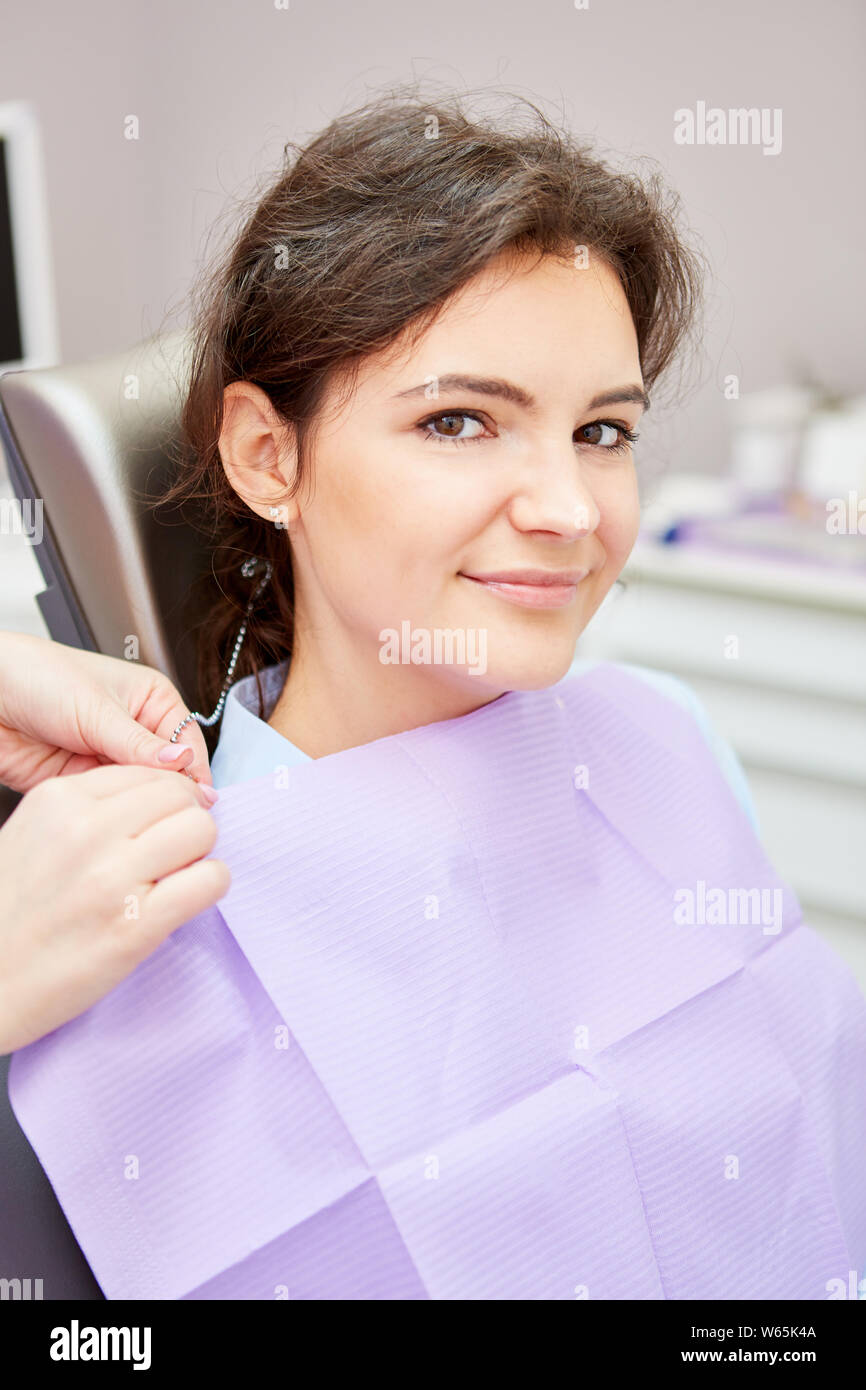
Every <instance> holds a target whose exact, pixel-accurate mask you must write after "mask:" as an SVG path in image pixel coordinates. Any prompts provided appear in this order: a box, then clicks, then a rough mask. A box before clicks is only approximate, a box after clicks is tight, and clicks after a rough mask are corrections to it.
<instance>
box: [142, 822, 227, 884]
mask: <svg viewBox="0 0 866 1390" xmlns="http://www.w3.org/2000/svg"><path fill="white" fill-rule="evenodd" d="M216 841H217V824H216V821H215V820H214V818H213V816H212V815H210V813H209V812H208V811H205V810H203V809H202V808H201V806H186V807H184V808H183V809H182V810H179V811H176V812H175V813H174V814H173V815H170V816H165V817H163V819H162V820H159V821H156V822H155V823H154V824H153V825H151V826H149V827H148V829H147V830H143V831H142V833H141V834H140V835H137V836H136V837H135V838H134V839H133V840H132V841H131V842H130V845H131V855H132V865H133V870H134V873H135V876H136V878H137V879H139V880H140V881H141V882H142V883H155V882H156V881H157V879H161V878H164V877H165V875H166V874H173V873H176V872H177V870H178V869H184V868H186V866H187V865H188V864H193V863H195V861H196V860H197V859H202V858H203V857H204V856H205V855H206V854H210V852H211V850H212V849H213V847H214V845H215V844H216Z"/></svg>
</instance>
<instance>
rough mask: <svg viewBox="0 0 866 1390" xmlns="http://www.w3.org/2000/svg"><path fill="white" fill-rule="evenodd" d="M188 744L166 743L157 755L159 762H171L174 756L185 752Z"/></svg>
mask: <svg viewBox="0 0 866 1390" xmlns="http://www.w3.org/2000/svg"><path fill="white" fill-rule="evenodd" d="M188 746H189V745H188V744H185V743H167V744H166V745H165V747H164V748H160V750H159V753H158V754H157V757H158V758H159V761H160V762H161V763H173V762H174V760H175V758H179V757H180V755H181V753H185V752H186V750H187V748H188Z"/></svg>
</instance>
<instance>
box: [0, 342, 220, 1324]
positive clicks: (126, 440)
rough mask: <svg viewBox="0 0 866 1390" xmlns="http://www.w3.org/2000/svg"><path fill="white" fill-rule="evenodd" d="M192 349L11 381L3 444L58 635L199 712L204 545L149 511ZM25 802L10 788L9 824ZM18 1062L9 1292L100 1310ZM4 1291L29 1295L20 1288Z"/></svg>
mask: <svg viewBox="0 0 866 1390" xmlns="http://www.w3.org/2000/svg"><path fill="white" fill-rule="evenodd" d="M188 348H189V341H188V338H187V335H186V334H185V333H183V332H180V333H174V334H172V335H170V336H167V337H162V338H152V339H149V340H148V341H147V342H145V343H143V344H140V345H139V346H138V347H136V348H134V349H133V350H131V351H130V352H125V353H120V354H118V355H116V356H112V357H109V358H105V359H101V360H98V361H92V362H87V363H84V364H81V365H78V366H73V367H57V368H42V369H39V370H29V371H10V372H5V373H4V374H3V375H2V376H0V440H2V444H3V449H4V452H5V455H6V462H7V466H8V471H9V476H10V479H11V483H12V489H13V492H14V494H15V496H16V497H17V498H18V500H19V502H20V503H21V511H22V519H23V526H24V530H25V533H26V534H27V535H28V538H29V539H31V543H32V544H33V547H34V553H35V555H36V559H37V561H38V563H39V567H40V570H41V572H42V577H43V579H44V581H45V589H44V591H43V592H42V593H40V594H39V595H37V599H36V602H37V604H38V605H39V609H40V611H41V613H42V616H43V618H44V620H45V623H46V625H47V627H48V631H49V633H50V635H51V637H52V638H54V639H55V640H56V641H59V642H64V643H66V644H68V645H69V646H73V647H79V648H83V649H85V650H87V651H95V652H102V653H103V654H105V655H109V656H116V657H124V656H126V655H127V654H128V652H129V638H130V637H136V638H137V639H138V649H137V659H138V660H139V661H140V662H142V663H143V664H145V665H148V666H154V667H156V668H157V669H159V670H160V671H163V672H164V673H165V674H166V675H167V676H168V677H169V678H170V679H171V680H172V681H173V683H174V684H175V686H176V687H177V689H178V690H179V692H180V694H181V696H182V697H183V699H184V700H185V701H187V707H188V708H190V709H195V708H196V702H195V693H194V692H195V677H194V653H193V642H192V637H191V632H190V626H189V613H188V611H187V596H188V593H189V590H190V588H191V587H192V585H193V584H194V582H195V580H196V579H197V578H198V577H199V576H200V575H201V574H202V573H204V572H206V570H207V567H208V564H209V561H208V557H207V552H206V546H205V543H204V540H203V538H202V536H201V534H200V532H199V531H197V530H196V529H195V528H194V527H193V525H192V524H191V523H190V521H189V519H184V520H181V519H179V513H178V512H177V510H176V509H173V510H171V509H158V508H155V507H154V505H153V501H152V500H149V499H153V498H155V497H156V496H157V495H158V493H159V492H160V490H161V489H162V487H163V486H164V485H165V483H166V482H167V480H168V477H169V474H170V472H171V460H170V457H169V455H168V452H167V451H168V449H169V447H170V445H171V444H172V443H173V442H174V440H175V438H176V430H177V419H178V413H179V408H180V402H181V399H182V386H183V381H184V379H185V375H186V372H187V369H188ZM37 503H39V504H41V505H38V506H37ZM186 513H187V518H189V508H188V507H187V508H186ZM0 544H2V535H0ZM190 701H191V702H192V703H190ZM19 800H20V797H19V796H17V795H16V794H14V793H12V792H10V791H9V790H8V789H6V788H3V789H0V823H2V821H3V820H4V819H6V818H7V817H8V815H10V814H11V812H12V811H13V810H14V807H15V805H17V802H18V801H19ZM58 891H62V890H61V889H60V887H58ZM9 1060H10V1059H9V1057H8V1056H7V1057H3V1058H0V1073H2V1092H0V1280H15V1279H19V1280H21V1281H22V1290H26V1287H27V1286H26V1284H25V1283H24V1281H25V1280H27V1279H30V1280H31V1285H30V1288H31V1297H33V1296H39V1295H38V1294H37V1293H35V1292H34V1291H35V1289H37V1288H38V1287H39V1286H38V1285H34V1284H33V1282H32V1281H33V1280H41V1281H42V1283H41V1296H42V1297H43V1298H45V1299H58V1298H73V1299H100V1298H102V1297H103V1294H102V1291H101V1289H100V1288H99V1285H98V1284H97V1282H96V1280H95V1278H94V1277H93V1274H92V1273H91V1271H90V1268H89V1266H88V1264H87V1262H86V1260H85V1258H84V1255H83V1254H82V1252H81V1250H80V1249H79V1247H78V1245H77V1243H76V1240H75V1237H74V1235H73V1233H72V1230H71V1228H70V1226H69V1224H68V1222H67V1221H66V1218H65V1216H64V1214H63V1211H62V1209H61V1207H60V1205H59V1203H58V1202H57V1199H56V1197H55V1196H54V1192H53V1190H52V1188H51V1186H50V1184H49V1182H48V1179H47V1178H46V1176H45V1174H44V1172H43V1170H42V1168H41V1166H40V1164H39V1160H38V1159H37V1157H36V1155H35V1153H34V1152H33V1150H32V1148H31V1147H30V1144H29V1142H28V1140H27V1138H26V1136H25V1135H24V1133H23V1131H22V1130H21V1128H20V1126H19V1125H18V1122H17V1120H16V1119H15V1116H14V1114H13V1112H12V1109H11V1106H10V1104H9V1100H8V1094H7V1073H8V1066H9ZM83 1122H85V1123H86V1121H85V1120H83ZM0 1288H2V1289H3V1290H7V1289H11V1290H13V1292H11V1295H10V1294H8V1293H4V1294H3V1295H2V1296H4V1297H6V1296H12V1297H16V1296H20V1295H19V1294H18V1292H17V1286H15V1285H8V1286H7V1285H5V1284H2V1285H0ZM23 1296H26V1292H25V1293H24V1294H23Z"/></svg>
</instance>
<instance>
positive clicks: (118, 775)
mask: <svg viewBox="0 0 866 1390" xmlns="http://www.w3.org/2000/svg"><path fill="white" fill-rule="evenodd" d="M78 776H80V779H81V780H80V783H79V786H80V788H81V790H82V791H84V792H85V793H86V794H87V795H88V796H91V797H93V798H94V799H95V800H101V799H102V798H104V797H109V796H116V795H118V794H120V793H122V792H125V791H127V790H128V789H129V788H134V787H144V786H147V785H149V784H151V783H153V782H156V783H157V784H158V785H159V784H161V779H162V778H163V777H164V778H170V777H171V776H172V774H171V771H170V769H168V768H163V767H159V768H153V767H141V766H139V765H137V764H135V763H131V764H129V765H128V766H124V765H123V764H121V763H111V764H110V765H108V766H106V767H94V768H91V769H90V770H89V771H87V772H82V773H80V774H78ZM63 780H64V781H67V780H69V779H67V778H64V779H63ZM73 780H74V779H73ZM177 781H178V782H179V783H180V785H181V786H186V787H192V788H193V790H194V791H195V792H196V795H197V796H198V797H199V798H200V801H201V805H202V806H209V805H211V804H212V803H211V802H209V801H208V799H207V797H206V796H205V794H204V789H203V788H201V787H196V785H195V783H193V782H191V781H190V780H189V778H186V777H183V778H177ZM49 784H50V779H49V782H47V783H46V784H45V785H46V786H47V785H49ZM211 795H218V793H211Z"/></svg>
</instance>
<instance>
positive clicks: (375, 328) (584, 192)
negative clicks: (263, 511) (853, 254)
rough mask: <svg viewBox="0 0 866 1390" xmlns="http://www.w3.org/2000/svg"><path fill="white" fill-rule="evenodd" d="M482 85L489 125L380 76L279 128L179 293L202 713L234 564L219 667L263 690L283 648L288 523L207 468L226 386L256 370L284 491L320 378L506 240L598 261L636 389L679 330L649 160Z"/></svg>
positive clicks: (684, 254)
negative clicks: (247, 571) (344, 105)
mask: <svg viewBox="0 0 866 1390" xmlns="http://www.w3.org/2000/svg"><path fill="white" fill-rule="evenodd" d="M499 95H506V97H507V98H508V99H509V101H510V102H511V105H510V107H509V109H508V111H507V113H506V116H505V119H494V118H490V117H486V118H473V117H472V116H470V114H469V111H468V109H467V103H468V94H465V93H464V94H459V93H454V92H449V93H447V94H446V95H441V94H439V95H436V96H435V97H434V98H428V97H426V96H425V95H424V93H423V92H422V91H420V90H419V86H418V84H417V83H415V84H411V86H408V87H407V86H401V87H398V88H396V89H394V88H392V89H390V91H388V92H386V93H382V94H380V95H378V96H376V97H374V98H373V99H372V100H370V101H368V102H367V103H366V104H364V105H362V106H361V107H358V108H356V109H355V110H353V111H351V112H350V113H348V114H344V115H340V116H339V117H337V118H336V119H335V120H333V121H332V122H331V123H330V124H329V125H328V126H327V127H326V128H325V129H324V130H322V131H321V132H320V133H319V134H318V135H316V136H315V138H314V139H312V140H310V141H309V143H307V144H304V145H299V144H296V143H294V142H288V143H287V144H286V145H285V146H284V147H283V165H282V167H281V168H280V170H279V172H278V173H277V174H276V176H275V177H272V179H271V181H270V183H269V185H268V186H267V187H266V188H265V190H264V192H263V193H259V192H257V193H256V194H255V195H254V198H253V203H254V205H253V206H252V209H251V210H249V209H246V211H245V212H244V216H243V221H242V225H241V228H240V231H239V232H238V233H237V234H236V235H235V236H234V237H233V238H232V239H231V241H230V243H229V245H228V248H227V250H225V251H224V252H223V254H222V257H221V259H219V260H218V261H217V263H216V264H208V265H206V267H205V270H204V272H203V274H202V276H201V279H200V281H199V283H198V284H197V286H194V288H193V291H192V296H191V298H192V306H193V308H192V316H191V325H190V328H189V334H190V348H189V359H188V360H189V375H188V377H187V378H186V382H185V386H184V392H185V396H184V400H183V406H182V413H181V419H180V430H179V435H178V439H177V442H176V445H175V450H174V451H173V453H174V455H175V456H174V458H173V459H172V463H173V467H174V481H173V483H172V485H171V486H170V487H169V489H168V491H166V492H164V493H163V495H162V496H161V497H160V499H159V503H160V505H168V504H180V505H181V507H183V505H184V504H186V503H193V504H194V505H195V519H194V521H193V523H192V524H194V525H196V526H197V527H198V528H199V529H200V530H203V531H204V533H205V534H206V535H207V545H208V549H209V553H210V555H211V573H210V574H209V575H207V576H205V578H204V580H203V590H202V591H201V592H199V594H198V596H197V600H196V599H194V603H195V611H196V612H197V614H198V616H197V618H195V619H194V620H193V627H192V632H193V638H194V641H195V649H196V650H195V662H196V666H197V671H198V678H197V681H198V688H197V691H196V695H197V697H198V699H199V700H200V703H199V704H198V706H197V708H199V709H202V710H205V711H208V710H210V709H211V708H212V706H213V705H214V703H215V701H216V699H217V696H218V694H219V691H220V689H221V687H222V685H223V682H224V679H225V675H226V666H227V662H228V659H229V656H230V654H231V650H232V647H233V644H234V639H235V637H236V635H237V632H238V628H239V626H240V622H241V620H242V616H243V612H244V609H245V607H246V604H247V601H248V598H249V595H250V592H251V588H252V587H254V586H255V582H256V581H255V580H252V581H251V580H250V579H249V578H244V576H243V575H242V574H241V571H240V565H241V562H242V561H243V560H244V559H245V558H247V557H250V556H260V557H266V558H268V559H270V560H271V562H272V565H273V578H272V580H271V582H270V584H269V585H268V586H267V588H266V589H265V590H264V592H263V593H262V595H261V597H260V598H259V600H258V602H257V604H256V606H255V610H254V612H253V614H252V617H251V620H250V623H249V626H248V632H247V636H246V639H245V642H244V645H243V648H242V650H241V654H240V658H239V660H238V663H237V666H236V668H235V671H234V676H233V679H235V680H237V679H239V678H240V677H241V676H243V675H247V674H250V673H256V676H257V685H258V692H259V698H260V700H261V695H262V690H261V684H260V682H259V681H258V672H259V671H260V669H261V668H262V667H263V666H265V665H269V664H271V663H273V662H276V661H280V660H283V659H284V658H286V657H288V656H290V655H291V648H292V631H293V585H292V575H291V566H290V564H288V563H287V555H286V545H287V539H286V533H285V531H284V530H281V529H279V528H277V527H275V526H274V525H273V524H272V523H269V522H267V521H265V520H263V519H262V518H260V517H259V516H257V515H256V514H255V513H254V512H253V511H251V510H250V509H249V508H248V507H246V505H245V504H244V502H243V501H242V500H241V498H239V497H238V495H237V494H236V493H235V491H234V489H233V488H232V487H231V486H230V485H229V483H228V480H227V478H226V476H225V473H224V470H223V468H222V465H221V462H220V457H219V450H218V440H219V435H220V429H221V422H222V409H223V391H224V389H225V387H226V386H227V385H228V384H229V382H232V381H235V380H245V381H249V382H253V383H255V384H256V385H257V386H259V387H261V388H262V390H263V391H265V392H266V393H267V395H268V397H269V398H270V400H271V402H272V403H273V406H274V407H275V409H276V411H277V412H278V414H279V416H280V417H281V418H282V419H284V420H285V421H286V422H287V423H288V422H291V423H292V424H293V425H294V426H295V428H296V431H297V440H298V458H299V468H298V475H297V478H296V479H295V480H294V484H293V486H292V488H291V489H290V495H294V494H295V493H296V492H297V491H298V489H299V488H300V487H301V485H302V483H303V481H304V478H305V476H306V475H307V470H308V469H309V466H310V455H311V445H312V443H313V438H314V426H315V424H316V419H317V414H318V412H319V411H320V408H321V406H322V404H323V402H324V399H325V395H326V393H327V391H328V390H329V389H330V388H331V386H332V384H333V383H335V382H336V381H337V380H338V379H339V381H340V382H341V383H342V382H343V381H345V382H346V384H347V386H348V389H349V390H351V389H352V384H353V383H354V380H355V373H356V372H357V369H358V367H359V366H360V364H361V361H362V359H363V358H364V357H365V356H366V355H368V354H370V353H373V352H376V351H380V350H382V349H384V348H386V347H388V346H389V345H391V344H394V343H395V342H396V341H397V339H398V337H399V338H400V341H401V343H405V342H406V341H407V340H408V341H409V343H414V342H415V341H416V340H417V338H418V337H419V336H420V335H421V334H422V333H423V332H424V331H425V330H426V329H427V328H428V327H429V326H430V325H431V324H432V322H433V321H434V319H435V318H436V316H437V314H438V313H439V312H440V311H441V310H442V308H443V306H444V305H445V302H446V301H447V300H448V298H449V296H451V295H453V294H454V292H455V291H456V290H458V289H460V287H461V286H462V285H464V284H465V282H466V281H468V280H469V279H470V278H471V277H472V276H474V275H476V274H477V273H478V272H479V271H481V270H482V268H483V267H484V266H485V264H486V263H487V262H488V261H490V260H491V259H492V258H493V257H495V256H496V255H498V254H499V253H500V252H502V251H504V250H506V249H507V248H512V249H513V250H514V251H516V252H531V251H537V252H538V254H539V256H542V255H545V254H554V255H563V254H564V255H566V256H568V257H569V259H572V258H573V255H574V249H575V247H576V246H578V245H580V246H585V247H587V248H588V250H589V253H590V254H591V255H592V256H594V257H597V258H600V259H601V260H603V261H605V262H606V263H607V264H608V265H609V266H611V267H612V269H613V270H614V271H615V272H616V273H617V274H618V276H619V278H620V280H621V283H622V285H623V289H624V292H625V294H626V297H627V300H628V303H629V306H630V309H631V314H632V318H633V320H634V326H635V330H636V335H637V342H638V347H639V353H640V362H641V370H642V373H643V378H644V385H645V387H646V389H647V390H648V391H649V390H650V389H651V388H652V386H653V384H654V383H655V382H656V381H657V379H658V378H659V377H660V376H661V374H662V373H663V372H664V371H665V369H666V368H667V367H668V366H669V365H670V364H671V362H672V361H673V359H674V357H675V355H676V354H677V353H678V350H679V348H680V346H681V344H682V342H683V339H684V338H685V337H687V336H689V335H690V334H691V333H692V331H693V330H694V328H695V325H696V312H695V311H696V307H697V305H698V304H699V302H700V298H701V289H702V278H703V260H702V257H701V256H700V255H699V254H698V253H696V252H695V251H694V250H692V249H690V248H689V247H688V246H687V245H686V244H685V242H684V240H683V238H682V236H681V234H680V232H679V231H678V228H677V218H678V212H679V198H678V197H677V196H676V195H674V194H672V193H671V192H670V190H668V189H667V188H666V186H665V184H664V181H663V179H662V177H661V176H660V174H659V173H658V172H657V171H654V172H652V173H651V174H650V176H649V177H646V178H643V179H642V178H639V177H638V176H636V175H632V174H627V173H623V172H617V171H615V170H613V169H611V168H609V167H607V166H606V165H605V164H604V163H603V162H602V160H601V159H600V158H598V157H597V155H596V154H595V153H594V152H593V150H592V148H591V145H590V144H589V142H586V141H582V140H579V139H577V138H575V137H573V136H572V135H570V134H569V133H567V132H566V131H564V130H562V129H560V128H558V127H557V126H556V125H554V124H553V123H552V122H551V121H550V120H549V119H548V117H547V116H545V115H544V114H543V113H542V111H541V110H540V109H539V108H538V107H537V106H536V105H535V104H534V103H533V102H531V101H529V100H528V99H526V98H525V97H521V96H516V95H514V94H513V93H502V92H501V91H500V93H499ZM281 500H284V498H276V497H275V499H274V501H275V503H278V502H279V501H281ZM261 709H262V705H261V704H260V705H259V710H260V712H261ZM210 732H213V731H210Z"/></svg>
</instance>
